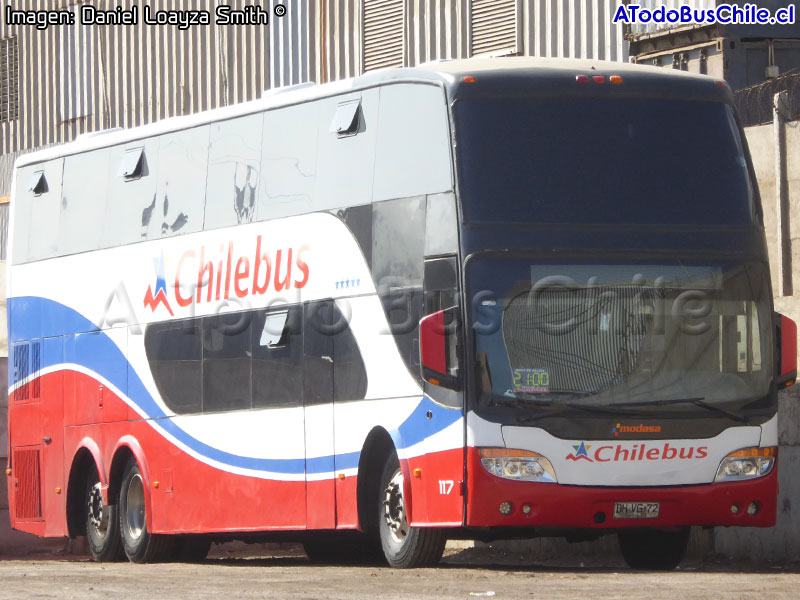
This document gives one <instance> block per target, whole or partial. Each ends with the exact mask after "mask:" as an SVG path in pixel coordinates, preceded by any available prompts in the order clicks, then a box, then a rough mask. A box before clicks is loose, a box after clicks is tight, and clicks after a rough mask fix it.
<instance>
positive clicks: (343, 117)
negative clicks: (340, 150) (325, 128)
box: [329, 99, 361, 137]
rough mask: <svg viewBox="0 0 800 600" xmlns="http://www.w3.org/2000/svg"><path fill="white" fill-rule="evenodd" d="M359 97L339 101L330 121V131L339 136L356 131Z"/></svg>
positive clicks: (353, 133)
mask: <svg viewBox="0 0 800 600" xmlns="http://www.w3.org/2000/svg"><path fill="white" fill-rule="evenodd" d="M360 108H361V99H357V100H347V101H346V102H340V103H339V105H338V106H337V107H336V113H335V114H334V115H333V121H331V127H330V130H329V131H330V132H331V133H335V134H337V135H338V136H339V137H344V136H346V135H355V134H357V133H358V126H359V123H360V120H361V119H360V112H361V111H360V110H359V109H360Z"/></svg>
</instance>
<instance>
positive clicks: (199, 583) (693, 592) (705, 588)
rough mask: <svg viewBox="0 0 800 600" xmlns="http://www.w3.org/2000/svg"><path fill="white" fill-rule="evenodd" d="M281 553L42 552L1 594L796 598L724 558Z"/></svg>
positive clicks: (795, 581)
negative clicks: (666, 564)
mask: <svg viewBox="0 0 800 600" xmlns="http://www.w3.org/2000/svg"><path fill="white" fill-rule="evenodd" d="M280 554H281V556H271V557H239V558H226V557H224V553H220V552H216V553H214V554H212V556H217V558H211V559H209V560H207V561H205V562H204V563H201V564H197V565H190V564H174V563H167V564H155V565H132V564H128V563H116V564H102V565H101V564H96V563H92V562H89V561H88V560H86V559H83V558H78V557H66V556H50V557H42V558H37V559H33V560H32V559H30V558H26V559H12V560H5V561H2V562H0V598H14V599H15V600H17V599H23V598H25V599H27V598H60V599H76V600H78V599H80V600H91V599H94V598H103V599H106V598H114V599H123V598H135V599H136V600H144V599H148V598H158V599H160V600H172V599H174V598H192V599H195V598H198V599H199V598H213V599H222V598H224V599H226V600H227V599H229V598H235V599H237V600H238V599H249V598H275V599H281V600H282V599H290V600H293V599H317V598H318V599H326V600H327V599H329V598H347V599H356V600H360V599H365V600H366V599H370V600H371V599H374V598H381V599H382V600H392V599H394V598H403V599H408V598H436V599H437V600H446V599H451V598H452V599H464V600H476V599H478V598H495V599H498V600H499V599H517V598H519V599H527V598H541V599H545V598H546V599H547V600H555V599H562V598H563V599H567V598H569V599H572V598H578V599H591V600H600V599H604V598H647V599H648V600H658V599H662V598H663V599H667V598H669V599H673V598H680V599H681V600H687V599H690V598H702V599H703V600H710V599H712V598H713V599H716V598H724V599H734V598H735V599H745V598H747V599H750V598H752V599H761V598H770V599H777V598H786V599H792V600H794V599H796V598H798V596H800V592H798V590H800V569H797V568H786V567H769V566H766V567H759V568H753V567H747V566H741V565H739V566H737V565H732V564H730V563H728V562H726V561H724V560H706V561H703V562H698V561H694V562H692V561H688V562H687V563H685V564H684V565H682V568H681V570H679V571H674V572H670V573H636V572H633V571H630V570H627V569H625V568H624V567H622V566H621V565H620V564H619V562H618V558H617V557H609V559H608V561H607V564H605V565H603V564H601V563H597V564H592V565H586V566H583V567H581V566H580V565H581V563H580V562H575V563H574V564H570V563H569V562H565V561H564V560H563V559H562V560H561V563H560V564H549V563H538V564H522V560H520V557H515V556H508V555H502V554H498V553H493V552H491V551H488V550H480V551H479V550H466V551H461V552H455V553H454V552H453V551H451V552H450V554H449V555H448V556H447V557H446V558H445V561H444V562H443V564H442V565H441V566H440V567H439V568H436V569H418V570H410V571H397V570H392V569H388V568H376V567H372V568H370V567H320V566H316V565H312V564H311V563H310V562H309V561H308V560H307V559H306V558H305V556H304V555H303V554H302V553H301V552H300V551H299V550H292V549H289V550H281V551H280Z"/></svg>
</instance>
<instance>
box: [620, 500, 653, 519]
mask: <svg viewBox="0 0 800 600" xmlns="http://www.w3.org/2000/svg"><path fill="white" fill-rule="evenodd" d="M659 507H660V503H658V502H615V503H614V518H615V519H655V518H656V517H657V516H658V510H659Z"/></svg>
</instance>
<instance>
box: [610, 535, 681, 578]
mask: <svg viewBox="0 0 800 600" xmlns="http://www.w3.org/2000/svg"><path fill="white" fill-rule="evenodd" d="M618 537H619V547H620V550H622V556H623V558H624V559H625V562H626V563H628V566H629V567H630V568H632V569H643V570H648V569H649V570H653V571H671V570H672V569H674V568H675V567H677V566H678V564H679V563H680V562H681V560H682V559H683V557H684V556H685V555H686V548H687V546H688V545H689V528H688V527H687V528H685V529H681V530H680V531H659V530H655V529H654V530H650V531H624V532H620V533H619V536H618Z"/></svg>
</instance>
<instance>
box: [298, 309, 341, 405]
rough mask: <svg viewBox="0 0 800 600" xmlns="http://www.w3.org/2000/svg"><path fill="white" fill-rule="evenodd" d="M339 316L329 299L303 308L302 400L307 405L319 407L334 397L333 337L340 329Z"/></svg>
mask: <svg viewBox="0 0 800 600" xmlns="http://www.w3.org/2000/svg"><path fill="white" fill-rule="evenodd" d="M340 316H341V314H340V313H339V311H338V310H336V305H335V304H334V303H333V301H331V300H327V301H323V302H312V303H310V304H308V305H307V306H306V321H305V328H304V332H303V334H304V335H303V355H304V356H303V397H304V399H305V403H306V404H322V403H325V402H330V401H331V399H332V398H333V361H334V357H333V338H334V335H335V334H336V332H337V330H340V329H341V326H342V321H341V320H340V319H337V317H340ZM343 324H344V326H347V324H346V323H343Z"/></svg>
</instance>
